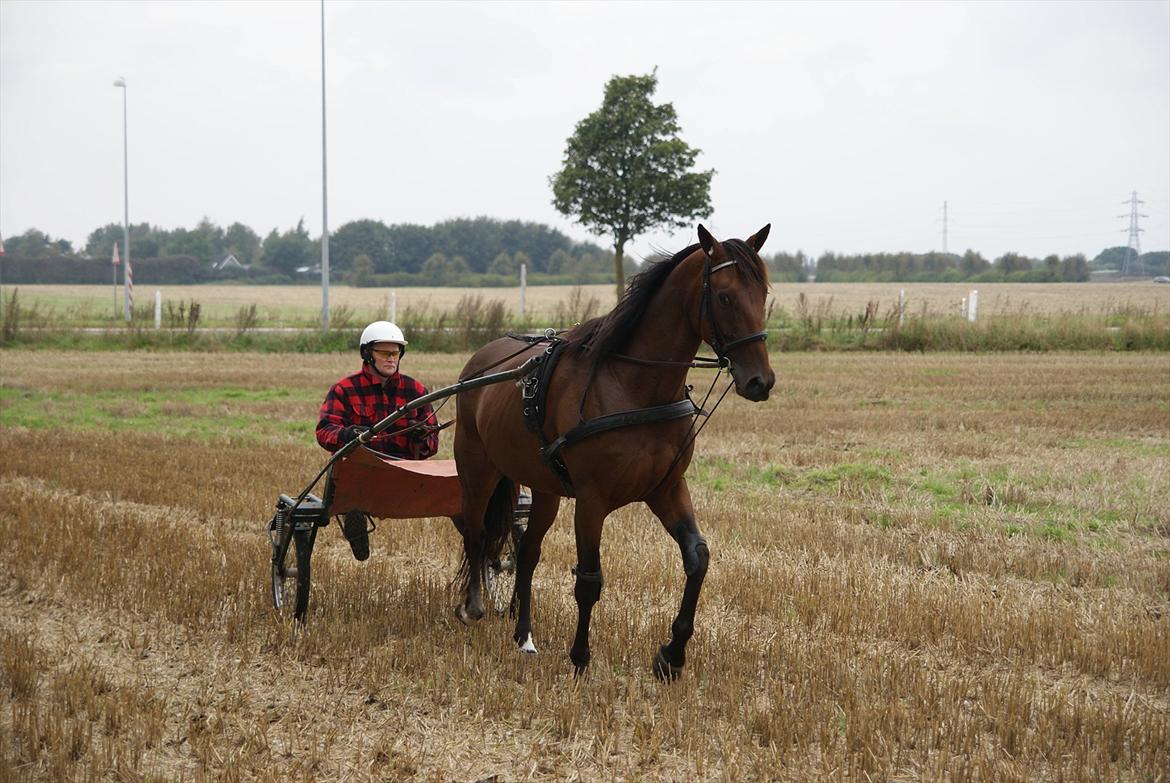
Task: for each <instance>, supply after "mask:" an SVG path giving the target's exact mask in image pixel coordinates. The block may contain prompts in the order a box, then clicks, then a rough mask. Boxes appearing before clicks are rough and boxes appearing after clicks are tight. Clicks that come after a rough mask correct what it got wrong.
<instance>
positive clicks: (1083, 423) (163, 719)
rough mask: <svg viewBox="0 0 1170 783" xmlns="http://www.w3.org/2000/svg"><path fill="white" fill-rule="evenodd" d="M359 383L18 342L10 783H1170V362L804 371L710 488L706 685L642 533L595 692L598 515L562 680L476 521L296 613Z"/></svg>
mask: <svg viewBox="0 0 1170 783" xmlns="http://www.w3.org/2000/svg"><path fill="white" fill-rule="evenodd" d="M355 358H356V357H352V356H338V355H323V354H312V355H295V354H208V353H190V352H184V353H166V352H145V351H143V352H113V353H105V354H101V355H98V356H95V355H94V354H92V353H81V352H77V353H73V352H58V351H52V352H49V351H41V352H34V351H23V350H0V537H2V538H0V540H2V545H0V701H2V702H3V703H2V704H0V780H18V781H34V780H35V781H41V780H67V781H72V780H149V781H173V780H192V781H195V780H217V781H218V780H262V781H290V780H305V781H310V780H312V781H360V780H423V781H467V783H471V782H472V781H484V780H487V781H496V782H497V783H505V782H506V781H554V780H556V781H560V780H582V781H603V780H661V781H691V780H702V781H707V780H726V781H744V780H778V781H803V780H810V779H816V780H848V781H858V780H897V781H936V780H955V781H968V780H970V781H1035V780H1071V781H1080V780H1084V781H1098V780H1109V781H1114V780H1117V781H1160V780H1166V779H1167V775H1168V773H1170V356H1167V355H1165V354H1116V353H1109V354H1103V353H1088V352H1083V353H1077V354H1060V353H1049V354H1042V355H1031V354H990V355H987V354H964V355H958V354H945V353H939V354H927V355H919V354H885V353H883V354H860V353H856V354H811V353H801V354H774V355H773V356H772V363H773V366H774V368H775V369H776V371H777V375H778V380H777V384H776V387H775V389H774V391H773V394H772V397H771V399H770V400H768V401H767V402H765V403H761V404H756V405H753V404H750V403H748V402H746V401H744V400H741V399H738V398H735V397H734V395H732V396H729V397H728V399H727V400H726V401H725V402H724V404H723V405H722V406H721V407H720V408H719V410H718V412H717V413H716V415H715V416H714V418H713V419H712V421H711V422H710V424H709V426H707V428H706V429H705V430H704V431H703V433H702V436H701V437H700V439H699V443H698V448H697V451H696V459H695V461H694V463H693V464H692V466H691V468H690V470H689V473H688V478H689V482H690V485H691V489H692V494H693V496H694V500H695V504H696V511H697V515H698V520H699V524H700V526H701V528H702V530H703V532H704V534H705V535H706V537H707V539H708V542H709V544H710V548H711V565H710V570H709V573H708V577H707V582H706V585H705V589H704V592H703V596H702V600H701V602H700V605H699V612H698V616H697V620H696V625H697V627H696V633H695V637H694V639H693V641H692V642H691V645H690V648H689V650H688V652H689V655H688V666H687V670H686V673H685V674H684V675H683V678H682V679H681V680H679V681H677V682H675V683H673V684H670V685H664V684H662V683H659V682H658V681H657V680H655V679H654V678H653V677H652V676H651V674H650V670H649V669H650V660H651V656H652V655H653V653H654V651H655V650H656V649H657V646H658V645H659V644H661V643H662V642H664V641H665V640H666V637H667V634H668V626H669V623H670V621H671V619H672V617H673V614H674V610H675V609H676V604H677V601H678V598H679V595H680V594H681V589H682V581H683V574H682V566H681V563H680V558H679V554H678V549H677V546H676V545H675V544H674V542H673V541H672V540H671V539H670V538H669V537H668V536H667V535H666V533H665V532H664V531H663V530H662V529H661V528H660V527H659V526H658V524H657V522H656V521H655V520H654V519H653V517H652V516H651V515H650V513H649V512H648V511H647V510H646V509H645V508H643V507H637V506H631V507H629V508H627V509H624V510H622V511H620V512H618V513H616V514H614V515H613V516H612V517H611V518H610V519H609V521H608V523H607V526H606V530H605V536H604V539H603V545H602V559H603V563H604V568H605V574H606V582H605V588H604V591H603V593H602V596H601V601H600V603H599V604H598V605H597V606H596V608H595V609H594V612H593V623H592V649H593V656H594V657H593V662H592V664H591V667H590V670H589V672H588V674H587V675H586V676H585V677H582V678H579V679H575V678H574V677H573V674H572V671H573V669H572V665H571V664H570V662H569V661H568V658H567V649H568V645H569V643H570V641H571V638H570V637H571V634H572V630H573V627H574V624H575V621H576V607H575V604H574V602H573V597H572V589H573V579H572V576H571V574H570V567H571V566H572V564H573V563H574V561H575V552H574V543H573V532H572V527H573V525H572V519H571V515H570V514H571V508H572V503H571V502H566V503H565V504H563V505H562V511H561V516H560V518H559V519H558V521H557V523H556V524H555V525H554V527H553V529H552V531H551V532H550V534H549V536H548V538H546V539H545V544H544V555H543V560H542V562H541V564H540V566H539V567H538V569H537V572H536V577H535V583H534V584H535V587H534V612H533V620H534V632H535V635H536V642H537V645H538V646H539V647H540V650H541V654H540V655H539V656H536V657H535V658H526V657H521V656H520V655H519V654H518V653H517V652H516V650H515V645H514V644H513V643H512V641H511V630H512V623H511V621H510V620H508V619H507V618H502V617H496V616H493V615H491V614H490V613H489V616H488V617H486V618H485V619H484V620H483V621H481V622H480V623H479V624H478V625H477V626H475V627H473V628H465V627H463V626H461V625H460V624H459V622H458V621H457V620H456V618H455V617H454V614H453V612H452V607H453V606H454V603H455V596H454V594H453V592H452V590H451V589H450V581H451V578H452V577H453V575H454V571H455V568H456V565H457V563H458V556H459V552H460V540H459V537H458V535H457V534H456V532H455V531H454V529H453V527H452V525H451V523H450V522H449V521H448V520H444V519H420V520H408V521H385V522H383V523H381V524H379V526H378V529H377V531H376V532H375V533H373V534H372V537H371V545H372V550H373V553H372V555H371V557H370V559H369V560H368V561H367V562H364V563H358V562H355V561H354V560H353V559H352V557H351V556H350V553H349V548H348V546H347V545H346V544H345V542H344V541H343V540H342V539H341V536H340V534H339V531H338V529H337V527H336V525H330V526H329V527H328V528H325V529H323V530H322V531H321V533H322V535H321V536H319V538H318V543H317V547H316V550H315V552H314V557H313V565H314V573H313V592H312V602H311V605H310V610H309V616H308V622H307V625H306V626H305V627H304V628H303V629H298V628H296V627H294V626H293V625H290V624H287V623H284V622H281V621H279V620H278V618H277V617H276V616H275V613H274V612H273V610H272V607H271V605H270V603H269V597H268V593H267V587H268V584H267V579H268V561H269V549H268V545H267V540H266V537H265V533H264V529H265V525H266V523H267V521H268V519H269V518H270V516H271V514H272V507H273V504H274V502H275V500H276V497H277V494H278V493H280V492H289V491H296V490H299V489H300V488H301V487H302V486H303V485H304V484H305V483H306V482H307V481H308V480H309V479H310V478H312V476H313V474H314V473H315V472H316V471H317V469H319V468H320V467H321V465H322V464H323V463H324V459H325V456H326V455H325V453H324V452H323V451H321V450H320V449H319V448H318V447H317V446H316V445H315V444H314V442H313V440H312V429H313V424H314V422H315V417H316V411H317V406H318V404H319V402H320V399H321V397H322V396H323V394H324V391H325V389H326V388H327V387H328V385H329V384H330V383H332V382H333V381H334V380H336V379H337V378H338V377H340V376H341V375H342V374H345V373H347V372H352V371H353V370H354V369H355V368H356V367H355V365H356V362H355V361H354V359H355ZM465 358H466V357H463V356H458V355H450V354H447V355H440V354H422V353H412V354H410V355H408V356H407V358H406V367H405V370H406V371H407V372H410V373H411V374H413V375H415V376H416V377H419V378H421V379H423V380H424V381H426V382H427V383H428V384H429V385H430V386H431V387H432V388H434V387H438V386H441V385H445V384H447V383H450V382H453V381H454V379H455V378H456V377H457V375H458V372H459V368H460V367H461V365H462V362H463V360H464V359H465ZM708 381H709V376H707V375H705V374H702V373H698V372H696V374H695V375H694V377H693V382H694V383H696V384H697V385H699V388H700V390H701V389H703V388H705V387H706V384H707V382H708ZM453 409H454V405H449V406H448V407H447V408H446V409H444V410H442V411H441V412H440V418H441V419H443V420H446V419H447V418H448V417H449V416H452V415H454V414H453ZM451 440H452V439H451V437H450V432H449V431H448V432H447V433H445V434H444V441H443V449H442V451H441V453H440V456H441V457H449V456H450V455H451Z"/></svg>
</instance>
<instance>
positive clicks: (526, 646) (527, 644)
mask: <svg viewBox="0 0 1170 783" xmlns="http://www.w3.org/2000/svg"><path fill="white" fill-rule="evenodd" d="M520 652H522V653H524V654H525V655H536V645H535V644H533V643H532V634H528V638H527V639H525V640H524V643H523V644H521V645H520Z"/></svg>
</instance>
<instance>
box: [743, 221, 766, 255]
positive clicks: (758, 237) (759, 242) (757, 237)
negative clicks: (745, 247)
mask: <svg viewBox="0 0 1170 783" xmlns="http://www.w3.org/2000/svg"><path fill="white" fill-rule="evenodd" d="M771 230H772V224H771V223H769V224H768V225H766V226H764V227H763V228H761V229H760V230H759V231H757V232H756V233H754V234H752V235H751V236H750V237H748V241H747V243H748V244H749V245H751V246H752V247H753V248H755V250H756V252H757V253H758V252H760V248H761V247H763V246H764V240H766V239H767V238H768V232H769V231H771Z"/></svg>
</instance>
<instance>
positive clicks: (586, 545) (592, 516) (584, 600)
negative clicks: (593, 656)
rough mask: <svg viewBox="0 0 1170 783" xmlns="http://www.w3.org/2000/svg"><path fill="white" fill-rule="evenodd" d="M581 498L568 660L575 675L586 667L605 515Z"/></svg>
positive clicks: (597, 593)
mask: <svg viewBox="0 0 1170 783" xmlns="http://www.w3.org/2000/svg"><path fill="white" fill-rule="evenodd" d="M595 506H596V503H590V502H588V501H587V500H586V499H584V498H578V499H577V509H576V513H575V515H574V518H573V524H574V528H575V531H576V534H577V565H576V567H574V568H573V575H574V576H576V578H577V581H576V583H575V584H574V585H573V597H574V598H576V599H577V633H576V635H575V636H574V637H573V646H572V647H571V648H569V659H570V660H571V661H572V662H573V666H574V667H576V670H577V674H583V673H584V672H585V668H586V667H587V666H588V665H589V657H590V655H589V619H590V617H591V616H592V614H593V605H594V604H596V603H597V601H598V600H599V599H600V598H601V585H602V578H601V528H602V524H603V523H604V522H605V516H606V511H605V510H604V509H600V508H596V507H595Z"/></svg>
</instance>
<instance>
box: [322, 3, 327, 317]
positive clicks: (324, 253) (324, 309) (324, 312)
mask: <svg viewBox="0 0 1170 783" xmlns="http://www.w3.org/2000/svg"><path fill="white" fill-rule="evenodd" d="M327 161H328V158H327V157H326V155H325V0H321V331H323V332H328V331H329V166H328V163H327Z"/></svg>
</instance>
